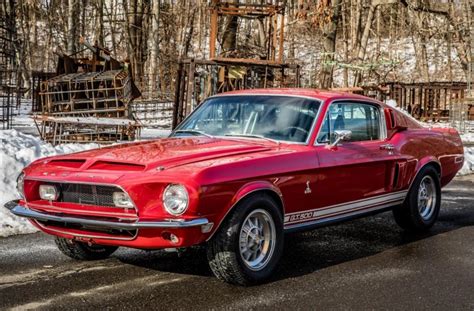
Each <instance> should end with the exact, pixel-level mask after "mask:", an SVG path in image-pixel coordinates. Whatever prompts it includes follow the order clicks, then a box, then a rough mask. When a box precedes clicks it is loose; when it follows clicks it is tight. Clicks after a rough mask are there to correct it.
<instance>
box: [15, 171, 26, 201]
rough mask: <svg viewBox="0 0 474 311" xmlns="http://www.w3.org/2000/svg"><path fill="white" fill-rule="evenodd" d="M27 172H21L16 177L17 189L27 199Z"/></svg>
mask: <svg viewBox="0 0 474 311" xmlns="http://www.w3.org/2000/svg"><path fill="white" fill-rule="evenodd" d="M24 185H25V173H23V172H21V173H20V175H18V177H17V179H16V190H17V191H18V194H19V195H20V197H21V198H22V199H25V188H24Z"/></svg>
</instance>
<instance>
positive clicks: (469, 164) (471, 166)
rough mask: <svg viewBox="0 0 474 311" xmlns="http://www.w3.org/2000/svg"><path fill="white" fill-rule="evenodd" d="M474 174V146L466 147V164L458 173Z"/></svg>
mask: <svg viewBox="0 0 474 311" xmlns="http://www.w3.org/2000/svg"><path fill="white" fill-rule="evenodd" d="M468 174H474V147H468V148H467V147H466V148H464V165H463V167H462V169H461V170H460V171H459V172H458V175H468Z"/></svg>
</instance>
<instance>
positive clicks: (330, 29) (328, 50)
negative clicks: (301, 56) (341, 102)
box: [320, 0, 342, 89]
mask: <svg viewBox="0 0 474 311" xmlns="http://www.w3.org/2000/svg"><path fill="white" fill-rule="evenodd" d="M341 4H342V0H334V1H333V2H332V7H333V8H332V9H333V14H332V17H331V20H330V21H329V22H328V23H326V24H325V25H324V27H323V38H322V43H323V52H324V56H323V57H322V58H323V66H322V72H321V80H320V85H321V88H323V89H326V88H330V87H331V86H332V82H333V69H334V65H333V61H334V59H335V57H334V56H335V53H336V36H337V25H338V24H339V19H340V16H341Z"/></svg>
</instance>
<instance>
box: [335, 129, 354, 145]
mask: <svg viewBox="0 0 474 311" xmlns="http://www.w3.org/2000/svg"><path fill="white" fill-rule="evenodd" d="M351 136H352V131H349V130H336V131H334V137H335V138H336V139H335V140H334V142H333V143H332V144H331V145H330V146H331V147H336V146H337V144H339V142H341V141H348V140H350V139H351Z"/></svg>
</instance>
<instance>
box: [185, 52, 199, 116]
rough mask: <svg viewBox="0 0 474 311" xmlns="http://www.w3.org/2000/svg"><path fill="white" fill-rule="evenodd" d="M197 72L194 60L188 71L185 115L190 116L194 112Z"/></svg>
mask: <svg viewBox="0 0 474 311" xmlns="http://www.w3.org/2000/svg"><path fill="white" fill-rule="evenodd" d="M195 71H196V64H195V63H194V60H193V61H191V63H190V64H189V71H188V86H187V94H186V95H187V99H186V107H185V108H186V109H185V111H184V115H188V114H189V113H190V112H191V111H192V110H193V108H194V107H193V105H192V102H193V96H194V72H195Z"/></svg>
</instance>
